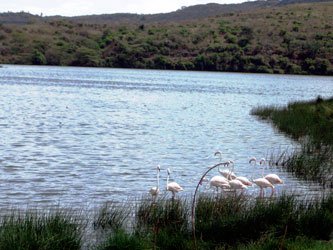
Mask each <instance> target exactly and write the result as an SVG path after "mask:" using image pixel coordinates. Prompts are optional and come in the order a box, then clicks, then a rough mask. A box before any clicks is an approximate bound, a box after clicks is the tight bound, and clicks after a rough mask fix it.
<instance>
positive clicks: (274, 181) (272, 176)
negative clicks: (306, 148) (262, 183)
mask: <svg viewBox="0 0 333 250" xmlns="http://www.w3.org/2000/svg"><path fill="white" fill-rule="evenodd" d="M262 163H264V167H263V169H262V177H263V178H265V179H266V180H268V181H269V182H270V183H272V184H273V185H275V184H284V182H283V180H281V179H280V177H279V176H278V175H276V174H268V175H266V176H264V171H265V167H266V160H265V158H261V160H260V165H261V164H262ZM273 192H274V191H273Z"/></svg>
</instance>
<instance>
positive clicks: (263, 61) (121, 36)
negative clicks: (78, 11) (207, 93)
mask: <svg viewBox="0 0 333 250" xmlns="http://www.w3.org/2000/svg"><path fill="white" fill-rule="evenodd" d="M331 13H333V3H332V2H321V3H311V4H295V5H287V6H282V7H274V8H263V9H257V10H252V11H247V12H241V13H236V12H235V13H227V14H220V15H215V16H212V17H208V18H201V19H193V20H187V21H178V22H164V23H137V24H131V23H123V24H120V23H117V24H87V23H76V22H73V21H68V20H67V21H66V20H59V19H57V20H54V21H52V20H50V21H48V22H39V21H38V20H34V19H32V20H31V21H30V23H29V24H27V25H14V24H2V25H0V63H2V64H35V65H72V66H93V67H124V68H150V69H178V70H211V71H231V72H259V73H286V74H319V75H333V32H332V27H333V26H332V23H333V17H332V15H331Z"/></svg>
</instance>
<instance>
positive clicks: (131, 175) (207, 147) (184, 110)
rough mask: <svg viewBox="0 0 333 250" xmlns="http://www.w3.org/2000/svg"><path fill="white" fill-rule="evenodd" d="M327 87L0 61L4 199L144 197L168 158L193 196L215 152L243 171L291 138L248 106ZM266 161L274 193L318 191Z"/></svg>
mask: <svg viewBox="0 0 333 250" xmlns="http://www.w3.org/2000/svg"><path fill="white" fill-rule="evenodd" d="M332 93H333V78H332V77H313V76H291V75H265V74H237V73H212V72H185V71H156V70H132V69H104V68H73V67H38V66H13V65H4V67H3V68H1V69H0V130H1V137H0V141H1V143H0V207H13V206H15V207H16V206H18V207H20V208H22V207H26V206H38V207H43V206H50V205H55V204H56V205H60V206H62V207H81V208H82V207H86V206H95V205H99V204H101V203H104V202H106V201H123V200H128V199H132V198H133V197H140V196H142V195H143V194H147V193H148V190H149V189H150V188H151V187H152V186H155V179H156V166H157V165H158V164H159V165H161V168H162V171H161V180H160V185H161V193H165V191H164V189H165V184H166V176H167V168H170V169H171V171H172V172H171V180H173V181H177V182H178V183H179V184H180V185H181V186H182V187H183V188H184V192H182V193H180V194H178V195H180V196H184V195H190V194H192V193H193V192H194V189H195V186H196V184H197V182H198V181H199V179H200V177H201V175H202V174H203V172H204V171H205V170H207V169H208V168H209V167H211V166H213V165H214V164H216V163H218V162H219V159H218V158H216V157H215V156H214V152H216V151H217V150H221V151H222V152H223V158H224V159H225V160H228V159H233V160H234V161H235V172H236V174H239V175H243V176H247V177H250V175H251V171H252V168H251V167H250V165H249V164H248V160H249V158H250V157H251V156H255V157H256V158H257V159H259V158H261V157H267V156H270V154H271V153H272V152H281V151H282V150H284V149H287V148H292V147H293V144H294V142H293V141H292V140H290V139H289V138H287V137H286V136H285V135H283V134H280V133H278V132H277V131H276V130H275V129H274V128H272V126H271V125H270V124H268V123H265V122H261V121H258V120H257V119H256V117H253V116H251V115H250V110H251V109H252V108H254V107H257V106H261V105H271V104H274V105H285V104H287V103H288V102H290V101H296V100H309V99H314V98H316V97H317V96H318V95H321V96H322V97H328V96H330V95H332ZM269 171H270V172H274V173H277V174H279V175H280V177H281V178H282V179H284V181H285V182H286V185H282V186H279V187H277V189H278V191H282V190H285V189H292V190H296V191H297V192H299V193H300V194H310V193H312V192H316V191H317V190H318V187H316V185H309V183H304V182H302V181H297V180H296V179H295V178H293V177H292V176H291V174H288V173H286V172H283V171H282V170H280V169H272V168H271V169H270V170H269ZM267 172H268V171H267ZM215 174H218V173H217V171H216V172H214V173H213V174H212V175H215ZM212 175H211V176H212ZM256 176H259V172H257V173H256ZM246 192H247V193H249V194H251V195H258V193H259V190H258V189H257V188H251V189H249V190H247V191H246Z"/></svg>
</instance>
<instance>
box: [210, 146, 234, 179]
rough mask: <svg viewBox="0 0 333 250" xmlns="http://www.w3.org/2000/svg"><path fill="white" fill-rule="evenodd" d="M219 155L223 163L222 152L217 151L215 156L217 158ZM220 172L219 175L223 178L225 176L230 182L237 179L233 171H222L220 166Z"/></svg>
mask: <svg viewBox="0 0 333 250" xmlns="http://www.w3.org/2000/svg"><path fill="white" fill-rule="evenodd" d="M218 154H219V155H220V163H221V162H222V152H221V151H217V152H215V154H214V156H216V155H218ZM224 165H226V164H224ZM218 170H219V173H220V174H221V175H222V176H224V177H225V178H227V179H228V180H231V179H235V178H236V175H235V174H234V173H233V172H232V171H230V170H227V169H224V170H222V169H221V166H219V168H218ZM229 178H230V179H229Z"/></svg>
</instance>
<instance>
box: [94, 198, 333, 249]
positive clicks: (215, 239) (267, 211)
mask: <svg viewBox="0 0 333 250" xmlns="http://www.w3.org/2000/svg"><path fill="white" fill-rule="evenodd" d="M189 203H190V200H188V199H184V200H174V201H172V200H166V199H165V198H160V199H158V200H157V201H156V202H154V203H152V201H150V200H143V201H142V202H141V203H140V204H139V205H138V208H137V210H136V213H135V220H134V224H135V225H134V227H133V231H127V232H126V231H124V230H119V231H116V232H113V233H110V235H109V237H108V239H107V240H106V241H105V242H104V243H103V244H101V245H100V248H98V249H194V248H195V246H194V242H193V232H192V231H191V230H192V229H191V227H190V226H189V220H190V216H189V215H188V212H187V211H188V206H189ZM195 205H196V210H195V223H196V235H197V239H198V249H227V248H233V249H254V248H256V247H258V246H259V245H261V244H263V246H265V247H263V248H260V247H259V249H270V248H269V247H272V248H276V249H278V248H279V247H280V246H283V245H285V246H293V245H297V246H303V245H306V244H307V242H311V244H312V245H318V242H317V241H329V240H331V239H332V233H333V195H331V196H327V197H323V198H321V199H318V200H304V201H302V200H300V199H296V196H294V195H287V194H282V195H281V196H280V197H277V198H273V199H270V198H268V199H263V198H253V197H247V196H238V197H227V198H225V197H224V196H217V197H216V196H213V195H205V194H200V196H199V197H198V200H197V202H196V204H195ZM295 239H296V240H295ZM320 245H322V246H323V247H326V246H328V245H330V244H329V243H328V242H326V243H322V244H320ZM134 246H135V248H133V247H134Z"/></svg>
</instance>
